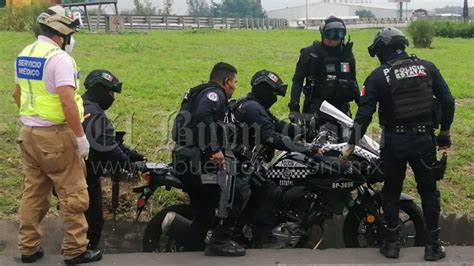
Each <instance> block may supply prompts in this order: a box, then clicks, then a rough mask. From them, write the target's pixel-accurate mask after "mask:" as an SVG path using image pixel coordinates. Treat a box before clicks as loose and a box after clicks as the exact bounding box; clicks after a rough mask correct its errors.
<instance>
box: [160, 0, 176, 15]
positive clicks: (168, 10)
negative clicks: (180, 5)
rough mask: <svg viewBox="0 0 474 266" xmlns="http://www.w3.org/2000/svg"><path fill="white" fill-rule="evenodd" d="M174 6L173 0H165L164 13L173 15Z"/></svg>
mask: <svg viewBox="0 0 474 266" xmlns="http://www.w3.org/2000/svg"><path fill="white" fill-rule="evenodd" d="M172 8H173V0H164V1H163V12H161V14H162V15H167V16H169V15H171V9H172Z"/></svg>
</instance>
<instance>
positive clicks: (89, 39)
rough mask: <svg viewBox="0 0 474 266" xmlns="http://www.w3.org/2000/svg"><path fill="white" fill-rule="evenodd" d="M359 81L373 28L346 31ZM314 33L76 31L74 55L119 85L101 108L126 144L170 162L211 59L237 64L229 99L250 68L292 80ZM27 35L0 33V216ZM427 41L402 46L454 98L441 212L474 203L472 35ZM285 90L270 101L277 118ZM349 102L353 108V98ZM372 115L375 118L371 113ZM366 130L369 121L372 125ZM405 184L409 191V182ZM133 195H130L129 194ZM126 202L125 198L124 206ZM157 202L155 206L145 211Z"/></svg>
mask: <svg viewBox="0 0 474 266" xmlns="http://www.w3.org/2000/svg"><path fill="white" fill-rule="evenodd" d="M350 33H351V35H352V40H353V41H354V43H355V45H354V53H355V56H356V59H357V69H358V80H359V83H360V84H362V83H363V81H364V79H365V77H367V76H368V75H369V74H370V72H371V71H372V69H374V68H375V67H377V65H378V61H377V60H376V59H374V58H371V57H369V56H368V54H367V46H368V45H369V44H370V42H371V41H372V39H373V36H374V34H375V30H352V31H351V32H350ZM318 38H319V34H316V33H315V32H314V31H303V30H272V31H256V30H186V31H156V32H149V33H143V32H134V33H124V34H115V35H109V34H89V33H81V34H78V35H77V40H78V41H77V45H76V48H75V51H74V53H73V55H74V58H75V59H76V61H77V63H78V65H79V66H80V68H81V75H82V78H84V77H85V76H86V75H87V74H88V73H89V72H90V71H91V70H93V69H96V68H104V69H108V70H110V71H112V72H113V73H114V74H116V75H117V76H118V77H119V78H120V79H121V80H122V81H123V83H124V90H123V93H122V94H120V95H118V97H117V100H116V102H115V105H114V107H113V108H112V109H111V110H110V111H109V116H110V117H112V118H114V120H115V125H116V128H117V129H118V130H125V131H127V132H129V133H128V134H127V136H126V142H127V143H129V144H132V145H133V146H136V147H137V149H138V150H139V151H141V152H142V153H144V154H146V155H147V157H148V158H150V160H165V161H167V160H169V153H168V151H167V148H168V147H169V144H170V142H169V137H168V132H169V117H170V114H172V113H173V112H174V111H176V110H177V108H178V106H179V103H180V101H181V97H182V95H183V93H184V92H185V91H186V90H187V89H188V88H190V87H193V86H195V85H197V84H199V83H201V82H205V81H207V79H208V76H209V72H210V69H211V68H212V66H213V64H215V63H216V62H218V61H225V62H229V63H231V64H233V65H235V66H236V67H237V68H238V70H239V80H240V82H239V84H238V90H237V92H236V97H239V96H241V95H244V94H246V93H247V92H248V91H249V88H250V86H249V81H250V78H251V76H252V75H253V74H254V73H255V72H256V71H258V70H261V69H269V70H272V71H275V72H276V73H278V74H280V75H281V77H282V78H283V80H284V81H286V82H287V83H290V84H291V78H292V75H293V71H294V67H295V63H296V60H297V58H298V55H299V50H300V49H301V48H302V47H305V46H307V45H310V44H311V42H312V41H313V40H314V39H318ZM32 41H33V35H32V34H30V33H16V32H0V50H1V51H2V53H1V54H0V73H3V75H0V92H1V94H2V95H4V97H0V138H1V140H2V141H0V219H12V218H14V214H15V213H16V212H17V208H18V202H19V198H20V196H21V189H22V170H21V160H20V158H19V155H18V152H17V148H16V144H15V138H16V136H17V134H18V129H19V126H20V124H19V122H18V119H17V110H16V107H15V105H14V104H13V101H12V99H11V97H9V96H8V95H9V93H10V91H11V89H12V88H13V86H14V80H13V62H14V58H15V56H16V55H17V54H18V53H19V52H20V51H21V49H22V48H23V47H24V46H25V45H27V44H29V43H31V42H32ZM432 47H433V48H432V49H423V50H422V49H409V52H410V53H415V54H417V55H418V56H419V57H420V58H425V59H428V60H431V61H433V62H434V63H435V64H436V65H437V67H438V68H439V69H440V70H441V73H442V74H443V76H444V77H445V79H446V81H447V83H448V84H449V86H450V88H451V90H452V92H453V94H454V96H455V97H456V98H457V109H456V117H455V123H454V125H453V128H452V135H453V140H454V146H453V148H452V149H451V150H450V158H449V168H448V170H447V175H446V178H445V179H444V180H443V181H441V182H440V189H441V199H442V207H443V210H444V211H447V212H462V213H472V212H473V210H474V201H473V198H474V179H473V173H474V163H473V162H474V148H473V146H472V144H471V143H473V142H474V133H473V132H474V125H473V123H472V121H473V120H474V74H473V73H472V69H473V67H474V65H473V63H472V61H473V59H474V58H473V56H472V55H473V54H474V40H472V39H446V38H435V39H434V41H433V44H432ZM288 101H289V97H285V98H283V99H281V100H279V102H278V103H277V104H276V105H275V106H274V107H273V108H272V110H273V111H274V112H275V113H276V114H277V115H279V116H281V117H285V116H286V115H287V112H288V109H287V107H286V106H287V104H288ZM353 110H354V111H355V110H356V107H355V106H353ZM375 121H376V120H375ZM373 128H377V124H376V123H375V122H374V123H373ZM406 191H408V192H409V193H410V194H413V195H416V189H415V188H414V182H407V183H406ZM132 198H133V196H132ZM174 200H182V197H181V196H180V195H179V193H177V192H171V194H165V193H161V192H160V193H158V194H157V196H156V197H155V201H156V202H157V204H158V206H157V208H159V207H161V206H162V205H166V204H170V203H171V202H173V201H174ZM132 208H133V206H130V209H132ZM153 210H155V208H154V209H153Z"/></svg>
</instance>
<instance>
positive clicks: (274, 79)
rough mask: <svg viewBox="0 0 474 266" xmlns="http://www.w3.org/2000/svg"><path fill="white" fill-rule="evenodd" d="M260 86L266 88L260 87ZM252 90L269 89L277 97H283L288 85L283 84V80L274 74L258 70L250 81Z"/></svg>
mask: <svg viewBox="0 0 474 266" xmlns="http://www.w3.org/2000/svg"><path fill="white" fill-rule="evenodd" d="M262 84H265V85H268V86H261V85H262ZM250 85H251V86H252V90H255V89H256V88H268V87H269V88H271V89H272V91H274V92H276V94H277V95H280V96H285V95H286V89H287V88H288V85H287V84H285V83H283V80H281V78H280V77H279V76H278V75H277V74H276V73H274V72H271V71H268V70H260V71H258V72H257V73H255V75H253V77H252V80H251V81H250Z"/></svg>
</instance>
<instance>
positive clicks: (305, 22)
mask: <svg viewBox="0 0 474 266" xmlns="http://www.w3.org/2000/svg"><path fill="white" fill-rule="evenodd" d="M304 25H305V28H308V0H306V18H305V21H304Z"/></svg>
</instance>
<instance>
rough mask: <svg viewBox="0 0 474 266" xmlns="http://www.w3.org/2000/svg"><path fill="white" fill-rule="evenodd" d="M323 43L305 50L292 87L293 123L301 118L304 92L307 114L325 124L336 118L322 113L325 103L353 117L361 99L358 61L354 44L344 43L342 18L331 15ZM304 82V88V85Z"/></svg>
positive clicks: (322, 26) (323, 36)
mask: <svg viewBox="0 0 474 266" xmlns="http://www.w3.org/2000/svg"><path fill="white" fill-rule="evenodd" d="M319 30H320V33H321V42H319V41H315V42H314V43H313V44H312V45H311V46H308V47H306V48H303V49H301V52H300V57H299V59H298V62H297V64H296V70H295V74H294V76H293V85H292V88H291V99H290V103H289V104H288V107H289V109H290V120H292V121H296V120H298V119H297V118H298V117H301V116H300V96H301V92H302V91H303V94H304V105H303V110H302V111H303V113H306V114H315V113H317V115H318V118H319V121H318V122H319V123H318V125H322V124H324V123H326V122H327V121H332V118H331V117H329V116H327V115H325V114H324V113H321V112H319V111H318V110H319V107H320V106H321V103H322V102H323V101H325V100H326V101H328V102H329V103H331V104H332V105H334V106H335V107H337V108H338V109H339V110H341V111H342V112H344V113H346V114H348V115H349V116H350V110H349V107H350V106H349V102H350V101H353V100H356V101H357V100H358V96H359V88H358V85H357V79H356V62H355V59H354V55H353V53H352V45H353V43H352V42H350V40H349V41H348V42H346V43H345V42H344V39H345V36H346V25H345V24H344V21H343V20H342V19H340V18H337V17H334V16H330V17H329V18H327V19H326V20H325V21H324V23H323V24H322V25H321V26H320V28H319ZM303 83H304V86H303Z"/></svg>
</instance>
